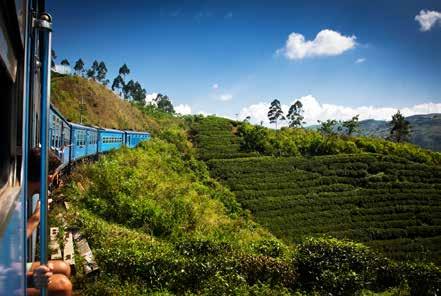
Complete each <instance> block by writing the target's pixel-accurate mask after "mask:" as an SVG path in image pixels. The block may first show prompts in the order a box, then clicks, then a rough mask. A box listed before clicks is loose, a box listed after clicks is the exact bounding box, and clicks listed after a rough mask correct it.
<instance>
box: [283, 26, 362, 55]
mask: <svg viewBox="0 0 441 296" xmlns="http://www.w3.org/2000/svg"><path fill="white" fill-rule="evenodd" d="M356 39H357V37H355V36H354V35H353V36H344V35H342V34H340V33H339V32H336V31H333V30H329V29H326V30H322V31H320V32H319V33H318V34H317V36H316V37H315V39H314V40H305V36H303V35H302V34H300V33H291V34H289V36H288V40H287V41H286V44H285V47H283V48H281V49H279V50H277V54H282V55H283V56H285V57H286V58H287V59H289V60H301V59H304V58H311V57H319V56H336V55H341V54H342V53H344V52H345V51H347V50H350V49H352V48H354V47H355V46H356Z"/></svg>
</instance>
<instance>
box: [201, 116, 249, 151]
mask: <svg viewBox="0 0 441 296" xmlns="http://www.w3.org/2000/svg"><path fill="white" fill-rule="evenodd" d="M235 129H236V126H235V122H234V121H231V120H228V119H225V118H219V117H214V116H209V117H206V118H203V119H202V120H200V121H197V122H196V123H195V124H194V125H193V131H194V137H193V142H194V143H195V144H196V148H197V150H198V154H199V157H200V158H201V159H203V160H209V159H218V158H240V157H249V156H256V155H257V154H255V153H245V152H241V151H240V144H239V141H240V138H239V137H237V136H236V135H235Z"/></svg>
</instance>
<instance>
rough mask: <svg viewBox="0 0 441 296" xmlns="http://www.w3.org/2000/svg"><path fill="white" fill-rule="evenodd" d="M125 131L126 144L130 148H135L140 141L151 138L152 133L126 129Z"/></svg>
mask: <svg viewBox="0 0 441 296" xmlns="http://www.w3.org/2000/svg"><path fill="white" fill-rule="evenodd" d="M124 133H125V144H126V146H127V147H129V148H134V147H136V146H137V145H138V144H139V143H140V142H142V141H146V140H149V139H150V133H148V132H135V131H124Z"/></svg>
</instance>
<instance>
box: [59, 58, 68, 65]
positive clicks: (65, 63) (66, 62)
mask: <svg viewBox="0 0 441 296" xmlns="http://www.w3.org/2000/svg"><path fill="white" fill-rule="evenodd" d="M60 64H61V65H63V66H70V63H69V61H68V60H67V59H64V60H62V61H61V63H60Z"/></svg>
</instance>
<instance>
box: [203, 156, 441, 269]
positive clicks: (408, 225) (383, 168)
mask: <svg viewBox="0 0 441 296" xmlns="http://www.w3.org/2000/svg"><path fill="white" fill-rule="evenodd" d="M209 166H210V167H211V169H212V173H213V175H214V176H217V177H219V178H221V179H223V180H224V183H225V184H226V185H228V186H229V188H231V189H232V191H233V192H235V194H236V197H237V200H238V201H239V202H240V203H241V204H242V205H243V206H244V207H245V208H247V209H250V210H251V212H252V213H253V215H254V217H255V218H256V219H257V221H258V222H259V223H261V224H262V225H265V226H267V227H268V228H269V229H270V230H271V231H272V232H273V233H274V234H276V235H277V236H279V237H281V238H284V239H286V240H287V241H290V242H301V241H302V239H303V237H304V236H310V235H323V234H326V235H332V236H334V237H337V238H348V239H353V240H356V241H362V242H365V243H366V244H368V245H371V246H373V247H375V248H377V249H380V250H382V251H383V252H384V253H385V254H387V255H388V256H390V257H393V258H396V259H416V258H418V259H425V260H427V261H432V260H436V261H437V262H438V263H439V262H441V252H440V249H439V245H440V243H441V185H440V184H441V170H440V168H439V167H438V166H433V165H427V164H417V163H413V162H410V161H407V160H405V159H400V158H397V157H391V156H381V155H376V154H350V155H336V156H322V157H314V158H274V157H260V158H247V159H230V160H211V161H210V162H209Z"/></svg>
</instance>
